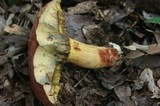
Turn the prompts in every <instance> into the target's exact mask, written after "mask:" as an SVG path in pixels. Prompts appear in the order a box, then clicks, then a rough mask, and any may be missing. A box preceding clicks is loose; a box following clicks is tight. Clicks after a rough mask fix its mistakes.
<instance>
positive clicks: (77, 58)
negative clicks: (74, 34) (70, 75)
mask: <svg viewBox="0 0 160 106" xmlns="http://www.w3.org/2000/svg"><path fill="white" fill-rule="evenodd" d="M69 42H70V53H69V56H68V58H67V61H68V62H71V63H74V64H77V65H79V66H82V67H84V68H101V67H108V66H112V65H114V64H115V62H116V60H118V59H119V57H120V56H119V54H118V51H117V50H116V49H114V48H110V47H99V46H93V45H88V44H84V43H81V42H78V41H76V40H73V39H69Z"/></svg>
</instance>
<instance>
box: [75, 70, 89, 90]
mask: <svg viewBox="0 0 160 106" xmlns="http://www.w3.org/2000/svg"><path fill="white" fill-rule="evenodd" d="M90 71H91V70H89V71H88V72H87V73H86V74H85V75H84V76H83V77H82V78H81V79H80V80H79V81H78V82H77V83H76V84H75V85H74V88H76V87H77V86H78V85H79V84H80V83H81V82H82V80H83V79H84V78H85V77H86V76H87V75H88V74H89V72H90Z"/></svg>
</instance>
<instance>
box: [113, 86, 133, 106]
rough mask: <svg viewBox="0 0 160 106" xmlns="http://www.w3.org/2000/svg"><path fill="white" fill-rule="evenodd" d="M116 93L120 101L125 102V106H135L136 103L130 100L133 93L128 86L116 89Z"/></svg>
mask: <svg viewBox="0 0 160 106" xmlns="http://www.w3.org/2000/svg"><path fill="white" fill-rule="evenodd" d="M114 91H115V93H116V95H117V96H118V98H119V99H120V101H123V102H124V104H125V106H134V102H133V101H132V100H131V99H130V97H131V93H132V91H131V88H130V87H129V86H128V85H123V86H117V87H116V88H114Z"/></svg>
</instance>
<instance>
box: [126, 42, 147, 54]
mask: <svg viewBox="0 0 160 106" xmlns="http://www.w3.org/2000/svg"><path fill="white" fill-rule="evenodd" d="M124 47H125V48H126V49H128V50H137V49H138V50H142V51H144V52H147V50H148V47H149V46H148V45H140V44H138V43H135V42H133V44H132V45H130V46H124Z"/></svg>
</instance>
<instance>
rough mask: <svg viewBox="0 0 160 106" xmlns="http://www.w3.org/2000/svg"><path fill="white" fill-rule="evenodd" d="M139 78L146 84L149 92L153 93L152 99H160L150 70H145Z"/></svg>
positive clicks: (159, 91) (159, 93)
mask: <svg viewBox="0 0 160 106" xmlns="http://www.w3.org/2000/svg"><path fill="white" fill-rule="evenodd" d="M139 78H140V79H141V80H142V81H144V82H146V83H147V85H148V90H149V91H151V92H152V93H153V96H152V97H153V98H160V89H159V88H158V87H157V86H156V84H155V82H154V78H153V72H152V70H151V69H149V68H146V69H145V70H144V71H143V72H142V73H141V75H140V76H139Z"/></svg>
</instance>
